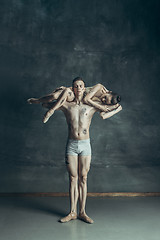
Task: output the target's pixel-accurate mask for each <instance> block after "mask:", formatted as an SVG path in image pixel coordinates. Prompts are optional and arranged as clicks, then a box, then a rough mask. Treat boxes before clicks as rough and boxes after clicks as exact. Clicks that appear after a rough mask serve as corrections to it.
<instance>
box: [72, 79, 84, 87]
mask: <svg viewBox="0 0 160 240" xmlns="http://www.w3.org/2000/svg"><path fill="white" fill-rule="evenodd" d="M76 81H82V82H84V81H83V79H82V78H81V77H76V78H74V79H73V81H72V87H74V83H75V82H76ZM84 85H85V82H84Z"/></svg>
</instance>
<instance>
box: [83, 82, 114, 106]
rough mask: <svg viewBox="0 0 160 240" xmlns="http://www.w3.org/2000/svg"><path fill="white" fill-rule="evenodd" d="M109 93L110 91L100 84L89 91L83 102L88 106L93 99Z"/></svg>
mask: <svg viewBox="0 0 160 240" xmlns="http://www.w3.org/2000/svg"><path fill="white" fill-rule="evenodd" d="M107 92H110V91H109V90H107V89H106V88H105V87H104V86H103V85H102V84H100V83H98V84H96V85H95V86H93V87H92V88H91V90H90V91H89V93H87V94H86V96H85V97H84V99H83V100H84V102H85V103H86V104H88V101H89V100H91V99H92V98H93V97H99V96H101V95H102V94H104V93H107Z"/></svg>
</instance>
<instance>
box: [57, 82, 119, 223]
mask: <svg viewBox="0 0 160 240" xmlns="http://www.w3.org/2000/svg"><path fill="white" fill-rule="evenodd" d="M84 91H85V86H84V82H83V80H82V79H78V80H77V79H74V80H73V92H74V95H75V98H74V101H72V102H67V101H66V102H65V104H63V106H61V107H60V108H59V109H60V110H62V111H63V113H64V114H65V117H66V120H67V124H68V141H67V145H66V166H67V170H68V173H69V180H70V188H69V195H70V213H69V214H68V215H67V216H66V217H64V218H62V219H61V220H60V222H62V223H64V222H68V221H70V220H74V219H77V201H78V198H79V215H78V218H79V219H81V220H83V221H85V222H87V223H93V220H92V219H91V218H90V217H88V216H87V214H86V211H85V205H86V197H87V174H88V171H89V169H90V163H91V146H90V137H89V127H90V123H91V120H92V117H93V115H94V113H95V112H96V111H102V109H99V108H98V107H99V104H98V105H96V106H94V107H93V106H90V105H87V104H86V103H85V102H84ZM102 107H103V106H102ZM121 109H122V107H121V106H120V105H119V107H118V108H117V109H116V110H112V111H110V112H108V113H104V114H103V116H101V117H102V118H103V119H106V118H109V117H111V116H113V115H114V114H116V113H118V112H119V111H121Z"/></svg>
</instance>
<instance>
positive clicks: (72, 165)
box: [66, 155, 78, 177]
mask: <svg viewBox="0 0 160 240" xmlns="http://www.w3.org/2000/svg"><path fill="white" fill-rule="evenodd" d="M66 166H67V170H68V172H69V174H70V175H71V176H73V177H76V176H77V175H78V155H67V156H66Z"/></svg>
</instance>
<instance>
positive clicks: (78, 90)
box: [72, 77, 85, 97]
mask: <svg viewBox="0 0 160 240" xmlns="http://www.w3.org/2000/svg"><path fill="white" fill-rule="evenodd" d="M72 88H73V92H74V94H75V96H76V97H83V94H84V91H85V82H84V81H83V80H82V78H80V77H76V78H75V79H73V81H72Z"/></svg>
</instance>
